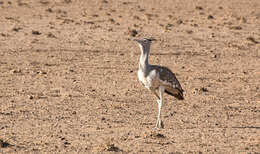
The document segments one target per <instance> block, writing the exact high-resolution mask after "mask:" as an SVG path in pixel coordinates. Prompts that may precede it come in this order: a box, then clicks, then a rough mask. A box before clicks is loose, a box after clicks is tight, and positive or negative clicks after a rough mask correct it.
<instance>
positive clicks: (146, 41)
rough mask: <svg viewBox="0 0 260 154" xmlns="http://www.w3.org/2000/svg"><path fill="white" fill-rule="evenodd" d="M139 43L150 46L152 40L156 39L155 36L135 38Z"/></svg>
mask: <svg viewBox="0 0 260 154" xmlns="http://www.w3.org/2000/svg"><path fill="white" fill-rule="evenodd" d="M134 41H136V42H137V43H138V44H140V45H142V46H150V45H151V43H152V41H155V39H153V38H142V39H134Z"/></svg>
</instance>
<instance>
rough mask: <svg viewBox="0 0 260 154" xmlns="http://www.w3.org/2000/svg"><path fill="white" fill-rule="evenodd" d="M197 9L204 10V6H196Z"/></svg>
mask: <svg viewBox="0 0 260 154" xmlns="http://www.w3.org/2000/svg"><path fill="white" fill-rule="evenodd" d="M195 9H196V10H203V8H202V7H201V6H196V7H195Z"/></svg>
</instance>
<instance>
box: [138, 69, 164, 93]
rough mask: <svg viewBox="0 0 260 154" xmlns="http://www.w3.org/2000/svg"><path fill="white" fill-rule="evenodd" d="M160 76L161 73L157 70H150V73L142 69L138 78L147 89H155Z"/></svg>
mask: <svg viewBox="0 0 260 154" xmlns="http://www.w3.org/2000/svg"><path fill="white" fill-rule="evenodd" d="M158 77H159V74H158V73H157V72H156V71H155V70H153V71H150V72H149V73H148V75H147V74H145V73H144V72H143V71H142V70H141V69H139V70H138V79H139V81H140V82H142V83H143V84H144V86H145V87H146V88H147V89H155V88H157V87H158V86H159V83H158Z"/></svg>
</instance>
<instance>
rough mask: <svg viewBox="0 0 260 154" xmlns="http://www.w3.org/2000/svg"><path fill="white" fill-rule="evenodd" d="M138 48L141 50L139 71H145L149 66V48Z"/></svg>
mask: <svg viewBox="0 0 260 154" xmlns="http://www.w3.org/2000/svg"><path fill="white" fill-rule="evenodd" d="M140 48H141V56H140V61H139V69H142V70H145V69H147V67H148V66H149V63H148V56H149V52H150V47H144V46H141V45H140Z"/></svg>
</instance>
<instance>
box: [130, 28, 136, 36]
mask: <svg viewBox="0 0 260 154" xmlns="http://www.w3.org/2000/svg"><path fill="white" fill-rule="evenodd" d="M137 34H138V32H137V31H136V30H135V29H133V30H130V35H131V36H132V37H135V36H136V35H137Z"/></svg>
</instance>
